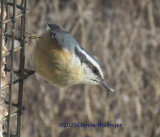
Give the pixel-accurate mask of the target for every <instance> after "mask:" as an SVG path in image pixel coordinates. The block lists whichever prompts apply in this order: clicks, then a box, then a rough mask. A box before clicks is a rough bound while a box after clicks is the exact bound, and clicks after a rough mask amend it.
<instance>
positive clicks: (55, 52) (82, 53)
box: [33, 23, 116, 92]
mask: <svg viewBox="0 0 160 137" xmlns="http://www.w3.org/2000/svg"><path fill="white" fill-rule="evenodd" d="M33 65H34V69H35V71H36V72H37V73H38V74H39V75H40V76H41V77H43V78H44V79H45V80H46V81H48V82H49V83H50V84H52V85H53V86H55V87H58V88H64V87H70V86H72V85H76V84H90V85H102V86H104V87H105V88H106V89H107V90H109V91H111V92H116V90H115V89H114V88H112V87H111V86H110V84H109V83H107V82H106V81H105V80H104V74H103V71H102V68H101V67H100V65H99V63H98V62H97V60H96V59H95V57H93V56H92V55H91V54H89V53H88V52H87V51H86V50H85V49H84V48H83V47H82V46H81V45H80V44H79V43H78V42H77V41H76V40H75V39H74V38H73V36H72V35H71V34H70V33H69V32H67V31H66V30H65V29H64V28H62V27H60V26H58V25H56V24H49V23H47V29H46V30H45V31H44V32H43V33H42V35H41V36H40V38H39V39H38V40H37V44H36V46H35V47H34V51H33Z"/></svg>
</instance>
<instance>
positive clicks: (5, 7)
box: [0, 0, 27, 137]
mask: <svg viewBox="0 0 160 137" xmlns="http://www.w3.org/2000/svg"><path fill="white" fill-rule="evenodd" d="M10 1H11V0H0V2H1V22H0V29H1V30H0V32H1V36H0V72H1V70H2V58H3V57H5V56H10V58H11V64H10V68H9V71H8V72H7V73H9V75H10V79H9V80H8V81H9V83H8V84H6V85H4V86H3V87H2V86H1V73H0V87H1V88H0V93H1V91H2V90H4V89H7V90H8V91H9V94H8V96H9V100H8V103H7V105H8V106H7V108H8V115H7V116H6V120H7V126H6V129H5V130H6V133H4V136H7V137H11V136H14V137H20V133H21V121H22V119H21V116H22V111H23V107H22V99H23V82H24V79H26V78H27V77H26V75H25V74H24V71H25V69H24V65H25V54H24V53H25V44H26V14H27V0H21V4H20V5H17V3H16V0H12V2H10ZM10 8H11V9H12V17H10V18H9V16H8V14H9V13H8V11H9V9H10ZM16 10H19V11H20V14H18V15H16ZM4 12H6V13H7V16H6V19H4V18H3V16H4ZM19 20H20V22H21V23H20V27H21V30H20V31H21V32H20V33H21V36H20V37H19V38H18V39H16V38H15V24H16V22H17V21H19ZM8 23H11V24H12V30H11V34H8ZM7 37H10V38H11V50H10V51H8V52H7V53H5V54H3V55H2V45H3V40H6V39H7ZM15 40H18V41H19V42H20V47H16V48H15V42H14V41H15ZM6 44H7V43H6ZM6 44H5V45H6ZM18 50H19V51H20V56H19V60H20V63H19V70H16V71H15V70H13V64H14V54H16V52H17V51H18ZM15 72H18V75H17V79H16V80H13V74H14V73H15ZM14 84H19V85H18V90H19V91H18V99H17V104H14V105H13V103H12V94H13V93H14V91H13V85H14ZM14 106H16V108H17V111H16V112H14V114H16V115H17V120H16V121H17V127H15V128H16V134H15V135H13V134H12V133H11V119H12V118H13V117H11V116H12V114H11V108H12V107H14Z"/></svg>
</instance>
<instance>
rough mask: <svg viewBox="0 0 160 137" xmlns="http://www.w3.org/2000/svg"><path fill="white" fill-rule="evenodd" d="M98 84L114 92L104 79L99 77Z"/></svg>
mask: <svg viewBox="0 0 160 137" xmlns="http://www.w3.org/2000/svg"><path fill="white" fill-rule="evenodd" d="M99 83H100V85H102V86H104V87H105V88H106V89H108V90H109V91H111V92H116V90H115V89H114V88H112V87H111V86H110V85H109V84H108V83H107V82H106V81H104V79H99Z"/></svg>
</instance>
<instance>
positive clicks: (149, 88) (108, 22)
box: [21, 0, 160, 137]
mask: <svg viewBox="0 0 160 137" xmlns="http://www.w3.org/2000/svg"><path fill="white" fill-rule="evenodd" d="M28 9H29V13H28V16H27V31H28V32H31V33H35V34H37V35H41V34H42V33H43V32H44V31H45V29H46V27H45V24H46V22H49V23H55V24H58V25H60V26H62V27H63V28H65V29H66V30H67V31H69V32H70V33H71V34H72V35H73V36H74V37H75V38H76V40H77V41H78V42H79V43H81V45H82V46H83V47H84V48H85V49H86V50H87V51H89V53H91V54H92V55H95V57H96V58H97V60H99V62H100V64H101V66H102V68H103V70H104V74H105V79H106V81H107V82H109V83H110V84H111V85H112V86H113V87H114V88H115V89H117V90H118V91H119V92H117V93H110V92H108V91H106V90H105V89H104V88H103V87H100V86H89V85H75V86H72V87H70V88H66V89H58V88H55V87H53V86H52V85H50V84H49V83H48V82H46V81H45V80H43V79H42V78H41V77H40V76H38V75H37V74H36V75H34V76H31V77H29V78H28V79H27V80H26V81H25V86H24V98H23V106H25V108H26V110H25V112H24V114H23V117H22V125H23V126H22V131H21V133H22V137H139V136H140V137H159V136H160V1H159V0H79V1H77V0H45V1H44V0H34V1H33V0H30V1H28ZM27 41H28V45H27V47H26V68H28V69H33V67H32V51H33V48H34V46H35V44H36V40H30V39H28V40H27ZM61 122H77V123H78V122H80V123H98V122H102V123H103V122H110V123H117V124H118V123H119V124H122V125H123V127H122V128H116V129H113V128H107V127H106V128H86V127H85V128H83V127H81V128H63V127H59V123H61Z"/></svg>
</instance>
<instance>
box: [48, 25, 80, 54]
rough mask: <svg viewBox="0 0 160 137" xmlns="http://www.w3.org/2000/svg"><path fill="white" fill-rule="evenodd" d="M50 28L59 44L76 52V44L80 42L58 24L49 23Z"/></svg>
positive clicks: (67, 49) (69, 50)
mask: <svg viewBox="0 0 160 137" xmlns="http://www.w3.org/2000/svg"><path fill="white" fill-rule="evenodd" d="M47 26H48V29H50V30H51V33H52V38H53V40H54V41H55V42H56V43H57V45H58V46H59V47H60V48H62V49H63V50H66V51H68V52H70V53H73V52H74V49H75V47H76V46H79V47H81V46H80V44H79V43H78V42H77V41H76V40H75V39H74V38H73V37H72V35H70V34H69V33H68V32H67V31H65V30H64V29H63V28H61V27H59V26H58V25H56V24H47Z"/></svg>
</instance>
